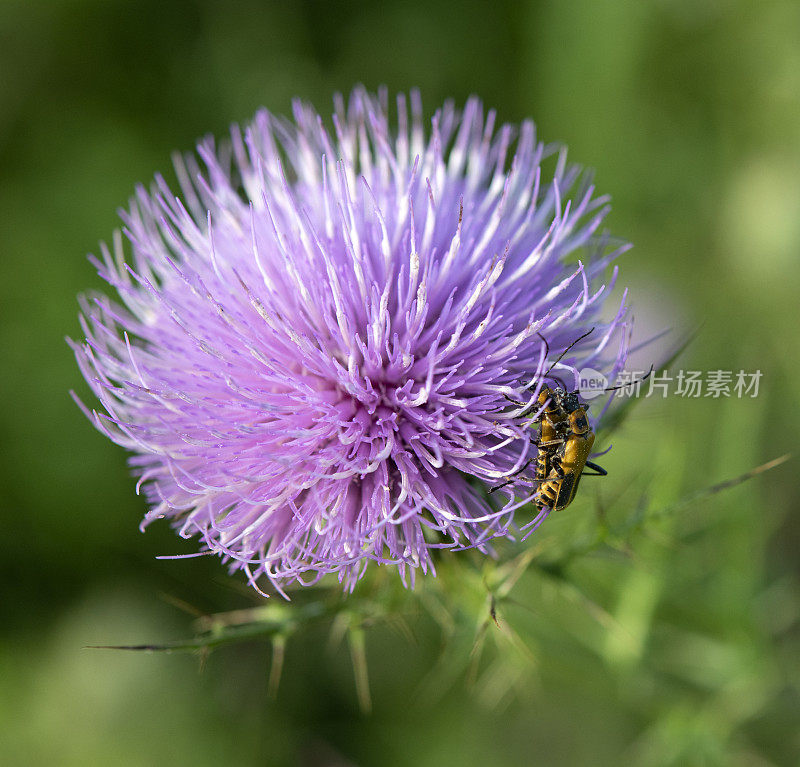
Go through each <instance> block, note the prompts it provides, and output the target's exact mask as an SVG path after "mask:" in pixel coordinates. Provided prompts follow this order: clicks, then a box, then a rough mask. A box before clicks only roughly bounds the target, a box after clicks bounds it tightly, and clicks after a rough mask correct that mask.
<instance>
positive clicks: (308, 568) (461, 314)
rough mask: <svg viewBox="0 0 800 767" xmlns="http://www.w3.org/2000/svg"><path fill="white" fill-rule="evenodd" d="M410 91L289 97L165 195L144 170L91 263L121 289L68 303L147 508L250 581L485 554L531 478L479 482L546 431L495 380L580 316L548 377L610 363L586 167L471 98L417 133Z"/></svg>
mask: <svg viewBox="0 0 800 767" xmlns="http://www.w3.org/2000/svg"><path fill="white" fill-rule="evenodd" d="M409 101H410V103H407V101H406V99H405V98H404V97H403V96H400V97H398V99H397V108H396V111H395V110H394V109H392V110H390V109H389V106H388V99H387V97H386V94H385V93H381V94H379V96H377V97H373V96H371V95H369V94H367V93H366V92H364V91H363V90H361V89H358V90H356V91H355V92H354V93H353V94H352V96H351V97H350V99H349V102H348V103H347V104H345V103H344V101H343V100H342V99H338V100H337V102H336V110H335V115H334V118H333V127H332V129H329V128H327V127H326V126H325V123H324V122H323V121H322V120H321V119H320V117H319V116H318V115H317V114H316V113H315V112H314V111H313V109H311V108H310V107H309V106H306V105H304V104H301V103H297V104H295V106H294V119H293V121H289V120H286V119H282V118H278V117H275V116H273V115H272V114H270V113H269V112H267V111H261V112H259V113H258V114H257V115H256V117H255V119H254V121H253V122H252V123H251V124H250V125H248V126H247V127H246V128H245V130H244V131H241V130H240V129H239V128H238V127H234V128H233V129H232V131H231V137H230V141H229V142H227V143H225V144H224V145H222V146H216V145H215V143H214V142H213V141H212V140H210V139H209V140H205V141H203V142H202V143H200V144H199V146H198V148H197V155H196V156H195V155H192V156H187V157H185V158H178V159H177V160H176V168H177V173H178V178H179V184H180V191H181V194H180V196H178V197H176V196H175V195H174V194H173V192H172V191H170V189H169V188H168V186H167V184H166V183H165V182H164V180H163V179H161V178H157V179H156V181H155V184H154V185H153V187H152V189H151V190H150V191H148V190H146V189H144V188H139V189H138V190H137V192H136V196H135V197H134V198H133V199H132V200H131V203H130V207H129V210H128V211H127V212H125V213H123V214H122V217H123V220H124V223H125V229H124V235H125V237H126V238H127V240H128V246H127V247H125V248H124V247H123V243H122V237H121V236H117V237H116V238H115V241H114V244H113V247H112V248H110V249H109V248H106V247H105V246H103V247H102V248H101V258H99V259H95V263H96V265H97V267H98V270H99V273H100V275H101V276H102V277H103V278H104V279H105V280H106V281H107V282H108V283H109V284H110V285H111V286H113V288H114V289H115V290H116V292H117V293H118V295H119V299H118V300H117V299H114V300H112V299H110V298H108V297H106V296H105V295H93V296H89V297H86V298H84V299H83V300H82V318H81V319H82V324H83V330H84V332H85V335H86V340H85V342H83V343H81V344H74V348H75V350H76V355H77V359H78V362H79V364H80V366H81V369H82V371H83V374H84V376H85V377H86V380H87V381H88V382H89V384H90V386H91V387H92V389H93V391H94V393H95V395H96V396H97V398H98V399H99V400H100V403H101V404H102V411H100V412H95V411H91V412H89V411H88V410H87V413H88V414H89V416H90V417H91V418H92V420H93V421H94V423H95V424H96V426H97V428H99V429H100V430H101V431H103V432H104V433H105V434H107V435H108V436H109V437H110V438H111V439H112V440H113V441H114V442H116V443H117V444H119V445H122V446H123V447H125V448H127V449H128V450H130V451H132V453H133V456H132V458H131V465H132V466H133V468H134V471H135V473H136V474H137V475H138V476H139V485H138V486H137V487H141V488H143V490H144V492H145V494H146V496H147V500H148V502H149V505H150V510H149V511H148V513H147V515H146V516H145V519H144V522H143V523H142V524H143V526H144V525H147V524H149V523H150V522H152V521H153V520H155V519H161V518H167V519H170V520H172V522H173V523H174V524H175V526H176V527H177V528H178V530H179V533H180V535H181V536H183V537H186V538H189V537H193V536H198V537H199V538H200V539H201V541H202V549H203V551H208V552H213V553H216V554H218V555H220V556H221V557H223V559H224V560H226V561H227V562H228V563H229V564H230V566H231V568H232V569H234V570H236V569H242V570H244V571H245V572H246V573H247V576H248V578H249V580H250V582H251V583H252V584H253V585H254V586H256V587H257V584H256V582H257V581H258V580H259V579H260V578H262V577H265V578H266V579H267V580H268V581H271V582H272V583H273V584H274V585H275V586H276V587H277V588H278V589H280V587H281V584H282V583H285V582H287V581H293V580H297V581H300V582H302V583H310V582H314V581H315V580H317V579H318V578H319V577H320V576H321V575H323V574H325V573H329V572H335V573H337V574H338V576H339V578H340V580H342V581H343V582H344V584H345V585H346V586H347V587H350V588H352V587H353V585H354V584H355V583H356V581H357V580H358V579H359V578H360V577H361V576H362V575H363V573H364V571H365V568H366V566H367V564H368V563H369V562H370V561H374V562H377V563H381V564H392V565H396V566H397V567H398V569H399V571H400V574H401V576H402V577H403V578H404V580H406V579H407V578H408V579H410V580H413V575H414V571H415V570H416V569H417V568H421V569H422V570H423V571H426V570H428V569H430V568H432V566H433V562H432V559H431V550H432V549H435V548H447V547H453V548H463V547H479V548H481V549H484V550H485V549H486V546H487V543H488V542H489V540H490V539H491V538H493V537H495V536H498V535H506V534H509V533H510V531H512V530H514V529H515V528H514V524H513V521H514V513H515V511H516V510H518V509H519V508H520V507H521V506H523V505H524V504H526V503H527V502H528V501H530V499H531V497H532V495H533V494H534V493H535V488H534V487H532V486H531V484H530V482H527V483H525V482H522V481H521V480H520V482H518V483H514V482H512V483H511V484H510V485H509V486H508V488H506V489H505V490H504V491H503V492H500V493H496V494H491V495H489V494H487V493H486V488H487V487H490V486H493V485H497V484H499V483H500V482H502V481H503V480H504V478H505V477H507V476H509V475H511V474H512V473H513V472H515V471H516V470H518V469H519V468H520V467H522V466H523V465H524V463H525V462H526V461H527V460H528V459H529V458H531V457H532V456H533V455H534V454H535V450H536V448H535V446H534V445H533V444H532V441H531V436H532V434H531V416H530V411H528V413H527V415H526V414H525V413H524V408H523V407H518V406H515V405H514V404H512V402H510V401H509V400H512V401H514V402H529V401H532V400H533V397H535V396H536V394H537V392H538V389H539V387H540V386H541V385H542V383H543V381H544V377H545V373H546V371H547V370H548V368H549V367H550V365H551V364H552V363H553V362H554V361H555V359H556V358H557V357H558V355H559V354H560V353H561V352H563V351H564V350H565V349H567V347H569V346H570V344H572V343H573V342H574V341H575V339H577V338H578V337H580V336H581V335H582V334H584V333H586V332H587V331H589V330H591V329H593V332H591V333H590V334H589V335H588V336H586V338H584V339H583V340H582V341H581V342H580V343H578V344H577V345H575V346H574V347H573V348H571V349H569V351H568V353H567V355H566V356H565V357H564V359H562V360H561V361H560V362H559V363H558V365H557V370H558V375H559V376H560V377H561V378H566V379H569V377H570V374H571V371H572V370H575V369H576V368H579V367H581V366H584V365H591V366H592V367H593V368H595V369H597V370H600V371H603V372H605V373H606V374H607V375H608V376H609V377H610V378H613V377H614V376H615V375H616V372H617V371H618V370H619V369H621V366H622V364H623V362H624V357H625V354H626V343H627V332H626V327H627V323H626V319H625V316H626V310H625V306H624V299H623V304H622V305H621V306H620V307H619V309H618V310H614V311H612V312H611V315H612V316H611V319H605V320H603V316H604V315H603V314H602V313H601V312H602V302H603V300H604V298H605V297H606V295H607V294H608V291H609V287H608V286H604V285H603V284H602V282H601V281H602V277H603V274H604V273H605V272H606V269H607V267H608V265H609V263H610V262H611V261H612V260H613V258H614V257H615V256H616V255H617V253H618V252H619V250H620V249H619V248H618V249H617V250H612V249H610V248H609V247H608V241H607V239H604V238H602V237H598V236H597V231H598V228H599V226H600V224H601V222H602V219H603V217H604V215H605V213H606V210H607V206H606V200H605V199H604V198H603V197H596V196H595V195H594V189H593V187H592V185H591V182H590V180H589V179H588V177H587V176H586V175H585V174H582V172H581V170H580V169H579V168H577V167H575V166H571V165H568V164H567V162H566V155H565V152H564V151H563V150H562V149H560V148H558V147H553V146H548V145H544V144H542V143H540V142H538V141H537V139H536V136H535V131H534V126H533V124H532V123H530V122H525V123H523V124H522V125H521V126H519V127H514V126H507V125H506V126H501V127H496V125H495V113H494V112H491V111H490V112H488V113H484V111H483V108H482V106H481V104H480V102H479V101H477V100H475V99H471V100H469V101H468V102H467V104H466V106H465V107H464V109H463V111H461V112H459V111H457V110H456V109H455V108H454V107H453V106H452V105H451V104H446V105H445V106H444V107H443V108H442V109H440V110H439V111H437V112H436V114H435V115H434V117H433V119H432V121H431V123H430V128H429V129H426V126H425V123H424V122H423V118H422V116H421V112H422V110H421V105H420V103H419V99H418V97H417V96H416V95H414V94H412V96H411V98H410V100H409ZM409 106H410V114H409ZM390 112H391V115H392V116H390ZM543 164H544V167H545V168H550V171H549V172H548V171H546V170H544V169H543ZM614 276H615V273H614V274H612V280H613V278H614ZM605 316H606V317H607V316H608V312H606V315H605ZM544 339H546V342H547V343H545V340H544ZM553 372H556V371H555V370H554V371H553ZM570 380H571V379H570ZM546 512H547V510H546V509H544V510H543V511H542V512H541V513H540V514H539V515H538V516H537V517H535V518H534V519H533V520H529V521H528V523H527V524H528V525H529V526H535V525H536V524H538V523H539V522H540V521H541V519H542V518H543V516H544V515H545V514H546ZM520 513H522V512H520ZM523 527H524V525H523Z"/></svg>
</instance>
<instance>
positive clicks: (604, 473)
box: [583, 461, 608, 477]
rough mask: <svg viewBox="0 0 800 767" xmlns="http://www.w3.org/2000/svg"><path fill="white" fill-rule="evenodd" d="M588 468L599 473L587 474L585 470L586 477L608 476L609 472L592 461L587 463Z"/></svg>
mask: <svg viewBox="0 0 800 767" xmlns="http://www.w3.org/2000/svg"><path fill="white" fill-rule="evenodd" d="M586 466H588V467H589V468H590V469H594V470H595V471H596V472H597V473H596V474H587V473H586V471H585V470H584V472H583V476H584V477H605V476H607V475H608V472H607V471H606V470H605V469H604V468H603V467H602V466H598V465H597V464H596V463H592V462H591V461H586Z"/></svg>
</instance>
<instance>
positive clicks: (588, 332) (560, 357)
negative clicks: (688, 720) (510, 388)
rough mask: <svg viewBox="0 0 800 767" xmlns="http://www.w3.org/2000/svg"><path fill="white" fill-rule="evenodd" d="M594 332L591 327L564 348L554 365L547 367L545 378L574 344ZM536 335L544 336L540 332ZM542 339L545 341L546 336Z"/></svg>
mask: <svg viewBox="0 0 800 767" xmlns="http://www.w3.org/2000/svg"><path fill="white" fill-rule="evenodd" d="M593 332H594V328H590V329H589V330H587V331H586V332H585V333H584V334H583V335H582V336H578V338H576V339H575V340H574V341H573V342H572V343H571V344H570V345H569V346H568V347H567V348H566V349H564V351H563V352H561V354H560V355H559V356H558V359H557V360H556V361H555V362H554V363H553V364H552V365H550V367H549V368H548V369H547V372H546V373H545V374H544V376H543V377H544V378H547V377H548V376H550V371H551V370H552V369H553V368H554V367H555V366H556V365H558V363H559V362H561V360H563V359H564V357H565V356H566V354H567V352H568V351H569V350H570V349H571V348H572V347H573V346H575V345H576V344H578V343H580V342H581V341H583V339H584V338H586V336H588V335H591V334H592V333H593ZM536 335H538V336H539V338H542V336H541V335H539V334H538V333H537V334H536ZM542 340H543V341H544V338H542ZM546 343H547V341H545V344H546ZM548 351H549V348H548ZM550 377H551V378H552V376H550ZM564 388H566V387H564Z"/></svg>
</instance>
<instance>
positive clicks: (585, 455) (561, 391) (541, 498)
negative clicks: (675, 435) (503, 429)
mask: <svg viewBox="0 0 800 767" xmlns="http://www.w3.org/2000/svg"><path fill="white" fill-rule="evenodd" d="M593 330H594V328H592V329H591V330H589V331H588V332H586V333H584V334H583V335H582V336H580V337H579V338H577V339H576V340H575V341H573V342H572V343H571V344H570V345H569V346H568V347H567V348H566V349H565V350H564V351H563V352H562V354H561V356H560V357H559V358H558V359H557V360H556V361H555V362H554V363H553V364H552V365H551V366H550V368H549V369H548V371H547V373H545V374H544V376H543V378H544V379H547V378H552V379H554V380H555V381H558V383H561V386H559V387H550V386H546V385H545V386H542V388H541V390H540V392H539V396H538V397H537V398H536V402H535V403H534V404H533V405H532V406H531V409H530V411H529V412H533V411H538V413H539V415H538V416H537V417H536V419H534V421H533V422H532V424H531V425H534V424H538V425H539V439H538V440H534V441H533V444H535V445H536V447H537V454H536V475H535V479H534V480H533V482H534V484H538V485H539V489H538V491H537V492H536V495H535V498H534V503H535V505H536V507H537V508H538V509H539V510H541V509H543V508H545V507H548V508H550V509H552V510H553V511H561V510H562V509H565V508H566V507H567V506H569V504H570V503H572V501H573V500H574V498H575V493H576V492H577V490H578V484H579V483H580V480H581V477H582V476H583V475H586V476H599V477H602V476H606V475H607V474H608V472H607V471H606V470H605V469H604V468H603V467H602V466H598V465H597V464H596V463H593V462H592V461H590V460H589V455H590V453H591V450H592V445H593V444H594V439H595V435H594V432H593V431H592V429H591V428H590V426H589V419H588V417H587V414H586V411H587V409H588V407H589V406H588V405H587V404H585V403H583V402H582V401H581V398H580V396H579V394H578V391H577V390H575V391H568V390H567V387H566V386H565V385H564V384H563V383H562V382H561V381H559V380H558V379H557V378H555V377H554V376H552V375H550V371H552V369H553V367H555V365H556V364H558V362H559V361H560V360H561V359H562V358H563V357H564V355H565V354H566V353H567V352H568V351H569V350H570V349H571V348H572V347H573V346H575V345H576V344H577V343H578V342H579V341H581V340H582V339H584V338H585V337H586V336H588V335H589V334H590V333H591V332H592V331H593ZM539 337H540V338H541V339H542V341H543V342H544V344H545V349H546V351H547V352H549V345H548V343H547V341H546V339H545V338H544V337H542V336H539ZM650 373H652V368H651V369H650V371H649V372H648V373H647V374H646V375H645V376H644V377H643V378H642V379H641V380H645V379H646V378H647V377H648V376H649V375H650ZM620 388H622V387H621V386H612V387H609V388H607V389H605V390H604V391H614V390H615V389H620ZM507 399H509V400H510V401H512V402H514V400H511V398H510V397H507ZM515 404H520V403H516V402H515ZM523 415H525V412H523ZM532 460H533V459H531V461H528V462H527V463H526V464H525V465H524V466H522V468H520V469H518V470H517V471H515V472H514V474H513V475H511V476H512V477H513V476H514V475H516V474H521V473H522V472H524V471H525V469H526V468H527V467H528V466H529V465H530V463H531V462H532ZM587 468H589V469H592V470H593V471H594V473H593V474H589V473H588V472H586V471H585V469H587ZM513 481H514V480H513V479H508V480H506V481H505V482H503V483H502V484H500V485H498V486H497V487H494V488H492V489H491V490H490V491H489V492H494V491H495V490H499V489H500V488H501V487H505V486H506V485H508V484H510V483H511V482H513Z"/></svg>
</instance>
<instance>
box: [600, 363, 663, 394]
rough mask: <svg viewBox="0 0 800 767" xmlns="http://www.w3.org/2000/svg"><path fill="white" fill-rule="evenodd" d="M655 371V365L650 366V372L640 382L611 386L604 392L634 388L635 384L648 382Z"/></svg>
mask: <svg viewBox="0 0 800 767" xmlns="http://www.w3.org/2000/svg"><path fill="white" fill-rule="evenodd" d="M654 369H655V366H654V365H650V370H648V371H647V372H646V373H645V374H644V375H643V376H642V377H641V378H640V379H639V380H638V381H628V383H624V384H620V385H619V386H609V387H608V388H607V389H603V391H616V390H617V389H627V388H628V387H629V386H633V385H634V384H637V383H641V382H642V381H646V380H647V379H648V378H650V374H651V373H652V372H653V370H654Z"/></svg>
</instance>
